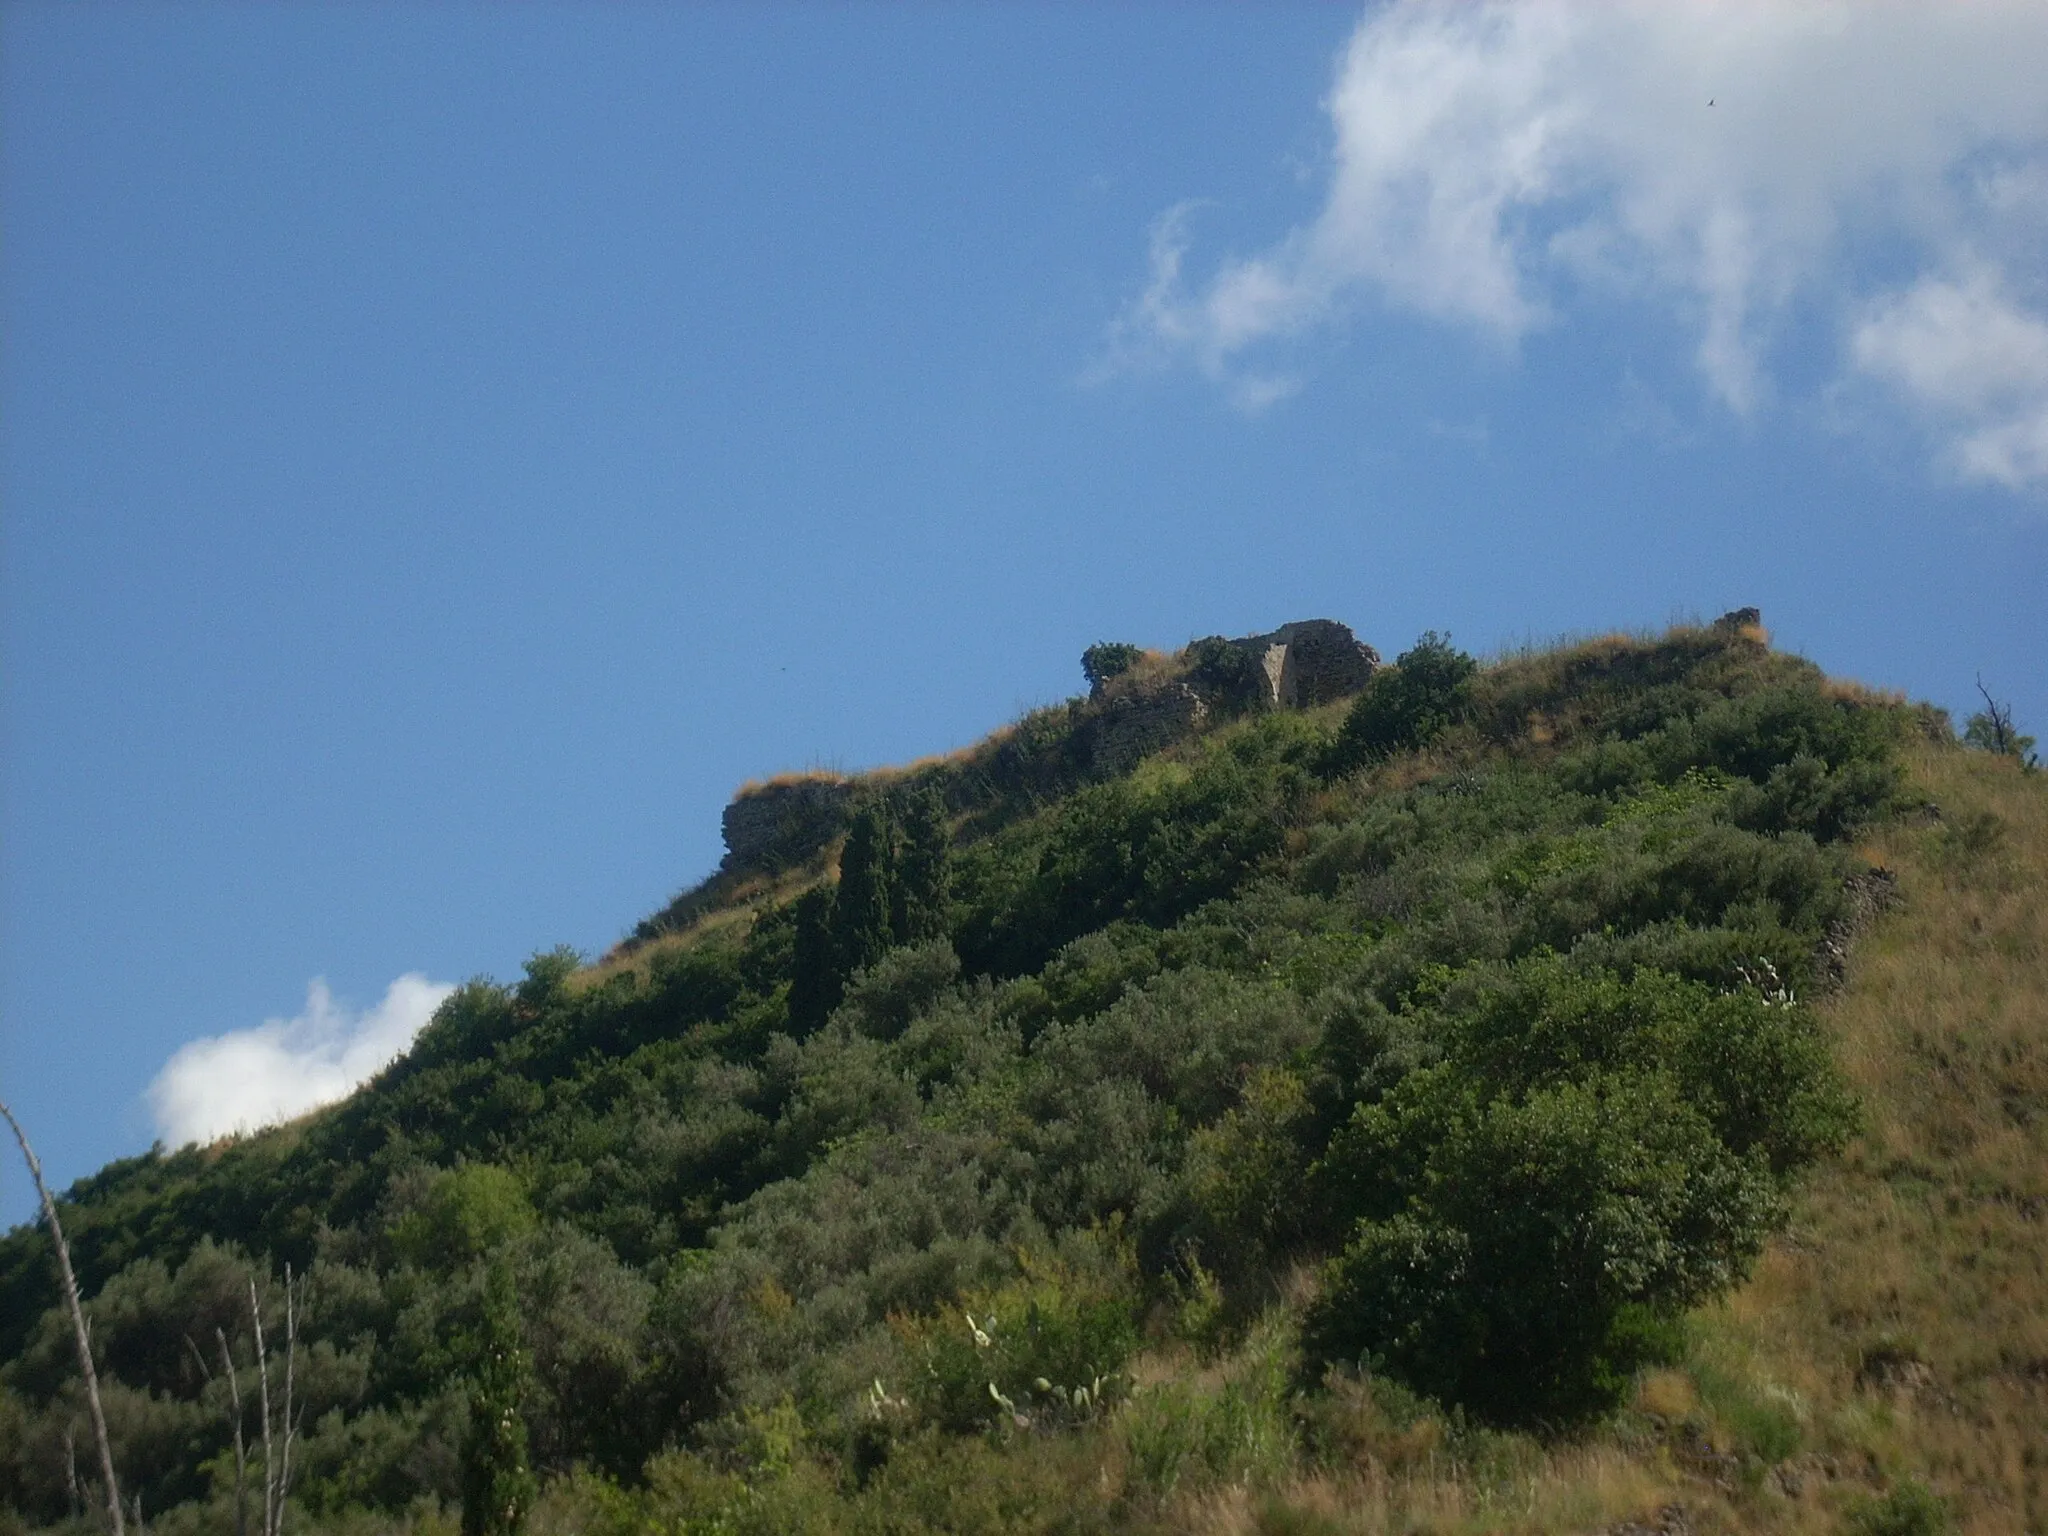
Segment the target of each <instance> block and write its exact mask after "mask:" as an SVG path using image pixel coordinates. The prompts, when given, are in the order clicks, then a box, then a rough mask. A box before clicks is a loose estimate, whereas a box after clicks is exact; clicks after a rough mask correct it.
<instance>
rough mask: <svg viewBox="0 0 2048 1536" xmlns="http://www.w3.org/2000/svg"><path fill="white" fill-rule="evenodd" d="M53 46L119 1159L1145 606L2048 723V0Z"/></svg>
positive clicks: (72, 1107)
mask: <svg viewBox="0 0 2048 1536" xmlns="http://www.w3.org/2000/svg"><path fill="white" fill-rule="evenodd" d="M1923 11H1924V13H1925V14H1922V12H1923ZM0 28H4V36H0V43H4V54H0V72H4V73H0V216H4V222H5V228H6V239H5V243H4V247H0V306H4V309H0V325H4V331H0V335H4V341H0V510H4V526H0V582H4V585H0V598H4V618H0V623H4V629H0V640H4V678H0V689H4V692H0V711H4V712H0V728H4V737H0V751H4V779H0V792H4V801H0V818H4V820H0V834H4V849H5V854H4V871H0V878H4V886H0V1097H4V1098H6V1099H7V1100H8V1101H9V1102H10V1103H12V1104H13V1106H14V1107H15V1109H16V1110H17V1111H18V1112H19V1113H20V1114H21V1115H22V1116H23V1118H24V1120H25V1121H26V1122H27V1124H28V1125H29V1127H30V1130H31V1133H32V1134H33V1135H34V1136H35V1137H36V1138H37V1140H38V1142H39V1145H40V1150H41V1151H42V1153H43V1156H44V1159H45V1162H46V1163H47V1165H48V1167H49V1171H50V1173H51V1174H52V1175H53V1177H54V1178H55V1179H56V1180H58V1181H59V1182H68V1181H69V1180H71V1179H73V1178H76V1177H78V1176H80V1175H82V1174H84V1173H86V1172H88V1171H90V1170H91V1169H92V1168H94V1167H96V1166H98V1165H99V1164H100V1163H102V1162H103V1161H105V1160H106V1159H108V1158H111V1157H115V1156H121V1155H127V1154H131V1153H134V1152H137V1151H140V1150H143V1149H144V1148H146V1147H147V1146H148V1145H149V1144H150V1142H151V1141H152V1139H153V1138H154V1137H156V1136H157V1135H159V1134H161V1133H166V1132H169V1133H173V1134H174V1133H175V1132H176V1130H177V1129H178V1128H180V1127H182V1126H187V1125H190V1124H196V1123H199V1122H198V1121H194V1120H192V1119H191V1118H190V1117H191V1116H192V1115H200V1116H201V1117H202V1119H203V1115H204V1113H207V1112H211V1113H213V1114H215V1115H216V1116H217V1115H218V1114H220V1113H222V1110H221V1105H222V1104H223V1103H225V1104H228V1105H230V1106H232V1105H234V1104H237V1103H243V1102H253V1101H251V1100H247V1099H246V1096H245V1098H244V1099H237V1098H236V1097H235V1096H234V1093H233V1092H231V1091H230V1090H233V1089H235V1088H236V1086H237V1081H238V1080H237V1079H236V1077H235V1074H237V1073H242V1074H245V1075H247V1076H249V1077H250V1079H251V1083H253V1084H255V1086H257V1087H260V1086H262V1083H261V1082H257V1080H258V1079H262V1080H263V1081H265V1082H267V1081H268V1079H267V1078H266V1077H265V1074H270V1075H271V1076H276V1075H277V1074H283V1075H285V1076H287V1077H291V1078H293V1081H294V1084H295V1085H296V1086H295V1091H303V1092H310V1091H315V1090H321V1089H324V1090H325V1091H335V1088H336V1085H339V1084H341V1083H344V1082H345V1081H347V1080H348V1079H350V1078H351V1077H353V1076H354V1075H359V1072H360V1071H361V1070H365V1069H366V1064H367V1065H373V1064H374V1061H375V1060H376V1059H379V1058H380V1057H381V1055H383V1054H388V1052H389V1050H391V1049H394V1048H396V1044H397V1043H398V1042H401V1041H402V1040H403V1039H404V1038H405V1036H406V1033H407V1032H408V1031H409V1030H410V1028H412V1027H413V1026H414V1025H416V1023H417V1021H418V1018H419V1017H420V1016H421V1015H422V1014H423V1013H424V1011H425V1010H426V1009H428V1008H430V1007H431V1005H432V999H433V997H434V996H435V995H437V994H436V993H435V992H434V990H433V989H434V987H435V986H437V985H444V984H446V983H448V982H451V981H455V980H460V979H462V978H464V977H467V976H471V975H476V974H491V975H495V976H499V977H507V976H512V975H516V974H517V971H518V968H519V965H520V963H521V961H522V960H523V959H524V958H525V957H526V956H527V955H528V954H530V953H531V952H533V951H534V950H536V949H542V948H547V947H550V946H553V945H555V944H558V943H567V944H571V945H574V946H576V947H578V948H579V949H582V950H584V951H585V952H590V953H594V952H596V951H599V950H601V949H603V948H604V947H606V946H607V945H609V944H610V943H611V942H613V941H614V940H615V939H617V938H618V937H619V936H620V935H621V934H622V933H623V932H624V931H625V930H626V929H628V928H629V927H630V926H631V925H632V923H633V922H634V920H635V919H637V918H638V917H640V916H642V915H643V914H645V913H646V912H648V911H650V910H652V909H653V908H655V907H657V906H658V905H660V904H661V903H662V902H663V901H664V900H665V899H666V898H667V897H668V896H669V895H670V894H671V893H672V892H674V891H675V890H676V889H678V888H680V887H681V886H683V885H685V884H687V883H689V882H691V881H692V880H694V879H695V878H697V877H699V876H701V875H702V874H704V873H706V872H707V871H708V870H709V869H710V868H711V867H712V865H713V864H714V863H715V862H716V860H717V857H718V853H719V845H718V834H717V828H718V812H719V809H720V807H721V806H722V805H723V803H724V802H725V800H726V799H727V798H728V796H729V795H730V793H731V791H732V790H733V788H734V787H735V786H736V785H737V784H738V783H740V782H741V781H742V780H744V779H746V778H748V777H751V776H756V775H762V774H766V773H769V772H773V771H776V770H779V769H785V768H791V767H801V766H805V765H807V764H827V765H835V766H841V767H859V766H864V765H870V764H875V763H881V762H887V761H892V760H900V759H904V758H908V757H912V756H915V755H918V754H920V753H924V752H928V751H933V750H939V749H943V748H946V747H949V746H953V745H957V744H959V743H962V742H965V741H969V740H971V739H973V738H975V737H977V736H979V735H980V734H982V733H983V732H985V731H987V730H988V729H990V728H992V727H993V726H995V725H997V724H999V723H1001V722H1002V721H1003V720H1005V719H1007V718H1009V717H1011V716H1012V715H1014V714H1015V713H1016V712H1017V711H1018V710H1019V709H1021V708H1023V707H1026V706H1028V705H1031V704H1033V703H1038V702H1042V701H1045V700H1049V699H1053V698H1058V697H1062V696H1064V695H1065V694H1067V693H1069V692H1072V691H1075V690H1076V689H1077V688H1078V687H1079V685H1080V675H1079V671H1078V666H1077V658H1078V656H1079V653H1080V651H1081V649H1082V648H1083V647H1084V646H1085V645H1087V644H1089V643H1090V642H1092V641H1095V640H1100V639H1130V640H1135V641H1140V642H1143V643H1146V644H1153V645H1174V644H1179V643H1182V642H1184V641H1186V640H1187V639H1189V638H1190V637H1192V636H1195V635H1199V634H1205V633H1212V632H1223V633H1233V634H1235V633H1245V632H1249V631H1252V630H1255V629H1264V628H1270V627H1272V626H1274V625H1277V624H1279V623H1281V622H1283V621H1286V620H1289V619H1295V618H1303V617H1310V616H1330V617H1336V618H1341V619H1344V620H1347V621H1348V622H1350V623H1352V624H1353V625H1354V626H1355V627H1357V628H1358V630H1359V631H1360V632H1361V634H1362V635H1364V636H1365V638H1367V639H1369V640H1371V641H1372V642H1373V643H1374V644H1376V645H1378V646H1379V647H1380V649H1381V650H1382V651H1384V652H1387V653H1388V654H1392V653H1393V652H1395V651H1398V650H1399V649H1401V648H1402V647H1404V646H1405V645H1406V644H1407V643H1409V642H1410V641H1411V640H1412V639H1413V638H1414V636H1415V635H1416V634H1417V633H1418V632H1420V631H1421V630H1423V629H1425V628H1437V629H1448V630H1450V631H1451V632H1452V633H1453V635H1454V636H1455V637H1456V638H1457V640H1458V641H1459V642H1461V643H1463V644H1465V645H1467V646H1469V647H1472V648H1475V649H1480V650H1486V649H1492V648H1496V647H1499V646H1501V645H1503V644H1511V643H1515V642H1518V641H1521V640H1524V639H1528V638H1532V637H1533V638H1539V639H1540V638H1546V637H1550V636H1554V635H1557V634H1559V633H1563V632H1570V631H1586V630H1604V629H1610V628H1615V627H1623V626H1630V627H1634V626H1660V625H1662V624H1664V623H1666V622H1667V621H1669V620H1671V619H1673V618H1682V617H1698V616H1704V617H1712V616H1713V615H1715V614H1717V613H1719V612H1721V611H1723V610H1725V609H1727V608H1731V607H1735V606H1738V605H1742V604H1749V603H1754V604H1757V605H1759V606H1761V607H1762V608H1763V609H1764V613H1765V618H1766V621H1767V623H1768V624H1769V625H1770V627H1771V629H1772V631H1773V633H1774V635H1775V636H1776V638H1777V640H1778V642H1779V643H1780V644H1783V645H1786V646H1790V647H1793V648H1796V649H1799V650H1801V651H1803V652H1805V653H1806V654H1809V655H1811V656H1813V657H1814V658H1815V659H1816V660H1818V661H1820V662H1821V663H1822V664H1823V665H1825V666H1826V667H1827V668H1829V670H1831V671H1834V672H1837V673H1841V674H1846V675H1850V676H1855V677H1859V678H1862V679H1864V680H1865V681H1868V682H1871V683H1875V684H1880V685H1883V686H1887V687H1894V688H1900V689H1904V690H1906V691H1908V692H1910V693H1912V694H1914V695H1916V696H1919V697H1924V698H1929V699H1933V700H1935V701H1936V702H1939V703H1941V704H1944V705H1947V706H1949V707H1951V708H1953V709H1955V710H1957V711H1958V714H1959V716H1960V714H1961V713H1963V712H1966V711H1967V710H1968V709H1969V708H1970V707H1972V704H1973V688H1974V680H1975V678H1976V676H1977V674H1978V673H1979V672H1981V673H1982V674H1983V676H1984V678H1985V680H1986V682H1987V683H1989V684H1990V685H1991V686H1992V687H1993V689H1994V690H1995V691H1996V692H1997V693H1998V695H1999V696H2000V697H2001V698H2002V699H2009V700H2010V701H2012V702H2013V704H2014V705H2015V706H2016V708H2017V712H2018V715H2019V718H2020V722H2021V724H2022V726H2023V727H2024V726H2031V727H2032V728H2034V729H2035V730H2036V731H2037V732H2040V733H2041V734H2048V731H2041V727H2043V726H2044V725H2048V677H2044V675H2043V666H2042V661H2041V658H2042V657H2043V656H2044V655H2048V615H2044V604H2043V602H2042V598H2043V596H2044V594H2048V320H2044V316H2048V259H2044V257H2043V255H2042V253H2043V252H2044V251H2048V238H2044V236H2048V95H2044V93H2042V92H2041V91H2040V90H2039V88H2038V80H2039V79H2040V78H2041V76H2042V74H2043V73H2044V72H2048V13H2044V12H2042V11H2041V10H2040V8H2039V7H2037V6H2023V5H2011V6H2002V5H1998V4H1994V3H1989V0H1987V3H1985V4H1983V5H1980V6H1975V7H1971V8H1938V9H1937V8H1926V7H1921V8H1914V7H1903V6H1901V7H1885V6H1882V5H1871V6H1864V7H1860V8H1857V9H1855V10H1853V11H1850V10H1841V9H1835V8H1831V7H1827V6H1822V5H1814V6H1810V7H1799V8H1794V7H1768V6H1763V5H1749V6H1742V5H1736V6H1722V7H1717V8H1708V7H1705V6H1689V5H1666V4H1661V3H1659V4H1654V5H1653V4H1650V3H1648V0H1635V3H1623V0H1615V3H1612V4H1604V5H1600V6H1590V5H1588V6H1583V7H1577V8H1573V7H1570V6H1565V5H1558V4H1550V3H1538V4H1532V5H1528V6H1522V7H1516V8H1513V9H1511V10H1510V9H1501V8H1496V7H1488V6H1480V5H1467V6H1459V7H1455V8H1448V9H1446V8H1440V7H1435V6H1430V5H1419V4H1403V5H1395V6H1389V7H1376V8H1373V9H1371V10H1368V11H1366V12H1363V13H1360V12H1354V11H1345V10H1341V9H1338V8H1334V7H1326V6H1313V7H1311V6H1302V7H1299V8H1293V9H1289V8H1284V7H1261V8H1259V9H1258V10H1257V12H1256V13H1252V12H1246V11H1242V10H1239V9H1234V8H1224V7H1220V6H1219V7H1215V8H1209V9H1203V8H1191V7H1173V8H1152V7H1139V6H1127V7H1108V8H1084V7H1079V6H1066V7H1052V6H1043V7H1034V8H1009V9H998V8H993V7H975V8H963V9H933V8H926V7H907V6H905V7H865V8H852V7H823V6H802V7H798V6H790V7H785V8H761V7H740V6H705V7H694V8H665V7H664V8H632V7H602V8H599V7H575V8H569V7H548V6H540V5H529V6H522V7H517V8H504V9H489V10H486V9H485V8H481V7H478V8H467V7H458V6H448V5H436V6H424V5H422V6H333V7H313V6H280V7H270V8H257V7H248V6H239V5H238V6H226V7H219V8H210V7H194V6H182V5H155V6H147V7H143V6H134V7H126V6H124V7H115V6H92V5H62V6H59V5H26V4H19V3H13V4H9V5H7V6H6V7H5V9H4V11H0ZM1710 101H1711V102H1712V103H1713V105H1712V106H1709V105H1708V102H1710ZM406 978H411V979H410V980H408V979H406ZM266 1021H270V1022H268V1023H266ZM209 1039H211V1040H216V1041H218V1040H221V1039H225V1041H226V1043H225V1044H218V1045H216V1046H215V1047H212V1048H210V1050H209V1051H202V1052H200V1053H199V1054H197V1055H194V1054H191V1053H189V1052H188V1054H187V1055H186V1056H184V1057H182V1058H180V1059H181V1060H182V1061H184V1062H185V1063H186V1065H187V1067H188V1068H192V1069H193V1070H192V1071H188V1072H187V1074H186V1080H185V1088H186V1089H187V1090H189V1092H188V1094H187V1098H185V1099H181V1098H179V1097H178V1096H177V1095H175V1094H170V1093H169V1092H168V1091H167V1090H166V1089H164V1088H161V1087H160V1089H159V1093H158V1096H157V1098H156V1099H155V1100H154V1101H153V1100H152V1099H151V1098H150V1097H149V1096H148V1095H149V1088H150V1085H151V1083H152V1082H153V1081H158V1080H159V1073H160V1072H162V1071H163V1070H164V1068H165V1065H166V1063H167V1062H169V1061H171V1060H172V1058H173V1057H174V1055H175V1054H176V1053H178V1052H179V1051H180V1049H181V1047H186V1046H188V1045H189V1044H190V1043H191V1042H194V1041H199V1040H209ZM194 1079H200V1080H202V1081H199V1082H198V1084H197V1086H196V1087H195V1086H194V1082H193V1080H194ZM309 1084H310V1085H311V1086H310V1087H309V1086H308V1085H309ZM241 1086H242V1087H243V1088H247V1089H249V1091H251V1092H253V1091H254V1088H253V1087H251V1085H250V1084H248V1083H245V1084H242V1085H241ZM192 1093H196V1094H197V1095H198V1099H199V1100H201V1101H204V1102H201V1103H199V1104H198V1105H197V1107H195V1105H194V1104H193V1103H191V1102H187V1100H188V1099H189V1098H190V1096H191V1094H192ZM209 1093H210V1094H211V1095H212V1096H211V1098H209V1097H208V1095H209ZM180 1115H184V1116H186V1118H184V1119H180V1118H178V1117H179V1116H180ZM28 1213H29V1204H28V1194H27V1189H26V1181H25V1180H24V1179H23V1178H22V1177H21V1176H20V1172H19V1170H18V1168H17V1167H16V1166H15V1165H14V1164H13V1163H12V1162H8V1163H6V1164H5V1172H4V1174H0V1221H5V1222H12V1221H16V1220H20V1219H24V1218H25V1217H26V1216H27V1215H28Z"/></svg>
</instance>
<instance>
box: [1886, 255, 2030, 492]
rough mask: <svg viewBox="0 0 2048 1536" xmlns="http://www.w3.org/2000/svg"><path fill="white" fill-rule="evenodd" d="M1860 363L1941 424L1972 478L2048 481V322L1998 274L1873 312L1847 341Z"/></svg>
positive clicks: (1900, 299)
mask: <svg viewBox="0 0 2048 1536" xmlns="http://www.w3.org/2000/svg"><path fill="white" fill-rule="evenodd" d="M1851 346H1852V351H1853V354H1854V356H1855V359H1856V363H1857V365H1858V366H1859V367H1861V368H1862V369H1863V370H1864V371H1865V372H1867V373H1870V374H1872V375H1873V376H1875V377H1877V378H1880V379H1883V380H1885V381H1887V382H1889V383H1891V384H1893V385H1894V386H1895V387H1897V388H1898V389H1899V390H1900V391H1901V392H1902V393H1904V394H1906V395H1907V396H1909V397H1910V398H1912V399H1913V400H1915V401H1916V402H1918V403H1919V404H1920V405H1922V406H1923V407H1925V408H1926V409H1927V410H1928V411H1930V412H1931V413H1933V414H1935V415H1937V416H1939V417H1940V418H1942V419H1943V420H1944V421H1947V422H1950V423H1953V424H1955V437H1954V441H1953V443H1952V451H1953V453H1954V455H1955V458H1956V467H1957V468H1958V469H1959V470H1960V471H1961V472H1962V473H1963V474H1964V475H1965V476H1967V477H1969V478H1971V479H1978V480H1992V481H1996V482H1998V483H1999V484H2002V485H2008V486H2014V487H2018V486H2021V485H2024V484H2027V483H2028V482H2030V481H2035V480H2048V322H2044V321H2042V320H2040V319H2038V318H2037V317H2035V316H2033V315H2030V314H2027V313H2026V312H2025V311H2023V310H2021V309H2020V308H2019V307H2018V306H2016V305H2015V304H2013V303H2012V301H2011V300H2010V299H2009V298H2008V296H2007V295H2006V294H2005V293H2004V292H2003V291H2002V289H2001V287H2000V284H1999V281H1998V278H1997V276H1996V274H1994V273H1992V272H1989V271H1985V270H1982V269H1980V270H1978V271H1976V272H1973V273H1971V274H1969V275H1968V276H1967V277H1966V278H1965V279H1963V280H1962V281H1951V280H1949V279H1946V278H1927V279H1924V280H1922V281H1921V282H1920V283H1918V284H1916V285H1915V286H1914V287H1913V288H1911V289H1910V290H1908V291H1907V292H1905V293H1902V294H1896V295H1892V296H1890V297H1887V298H1885V299H1883V300H1881V301H1879V302H1877V303H1875V304H1873V305H1872V306H1871V307H1870V309H1869V310H1868V311H1867V313H1866V314H1865V316H1864V318H1863V320H1862V322H1861V323H1860V324H1858V325H1857V327H1856V329H1855V332H1854V335H1853V337H1852V340H1851Z"/></svg>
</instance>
